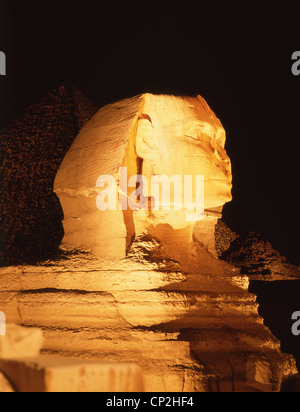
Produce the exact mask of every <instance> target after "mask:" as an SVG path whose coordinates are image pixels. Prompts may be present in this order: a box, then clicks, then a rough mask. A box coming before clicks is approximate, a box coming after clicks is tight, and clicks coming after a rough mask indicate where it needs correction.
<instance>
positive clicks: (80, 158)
mask: <svg viewBox="0 0 300 412" xmlns="http://www.w3.org/2000/svg"><path fill="white" fill-rule="evenodd" d="M224 145H225V131H224V129H223V127H222V125H221V122H220V121H219V119H218V118H217V117H216V116H215V114H214V113H213V112H212V110H211V109H210V108H209V106H208V105H207V103H206V102H205V100H204V99H203V98H202V97H201V96H198V97H195V98H189V97H176V96H165V95H159V96H155V95H152V94H144V95H141V96H137V97H135V98H132V99H126V100H123V101H121V102H118V103H114V104H111V105H108V106H105V107H104V108H102V109H100V110H99V111H98V112H97V113H96V115H95V116H93V117H92V119H91V120H90V121H89V122H88V123H87V124H86V125H85V126H84V127H83V128H82V130H81V132H80V134H79V135H78V137H77V138H76V139H75V141H74V143H73V144H72V146H71V148H70V150H69V152H68V153H67V155H66V157H65V158H64V160H63V162H62V165H61V167H60V169H59V171H58V173H57V176H56V179H55V184H54V191H55V192H56V194H57V195H58V197H59V199H60V201H61V204H62V208H63V211H64V222H63V224H64V230H65V237H64V240H63V244H64V245H68V246H71V247H73V248H79V249H90V250H92V252H93V253H94V254H95V255H96V256H98V257H100V258H104V259H107V258H113V259H114V258H124V257H125V254H126V250H127V249H128V248H129V247H130V245H131V242H132V239H133V238H134V236H140V235H142V234H143V233H145V232H150V233H151V234H152V235H153V236H154V237H158V238H163V240H164V243H167V242H168V241H169V242H170V243H172V247H171V250H172V251H174V250H173V249H174V244H173V243H174V242H173V236H176V238H177V239H179V236H181V237H182V243H183V244H186V243H192V238H193V236H195V237H198V238H201V242H203V243H205V244H206V246H207V247H208V248H209V249H210V250H211V252H213V253H215V249H214V236H213V234H214V227H215V224H216V222H217V220H218V218H220V217H221V214H220V213H221V211H222V207H223V205H224V203H226V202H228V201H230V200H231V181H232V176H231V164H230V160H229V158H228V156H227V154H226V152H225V150H224ZM120 167H124V168H126V169H127V176H126V177H124V179H122V178H121V177H120V175H119V168H120ZM103 175H109V176H112V177H114V178H115V179H116V181H117V182H118V184H117V191H118V195H119V197H120V198H122V199H123V198H125V201H126V203H127V202H128V207H127V209H128V210H125V211H124V210H106V211H99V210H98V209H97V208H96V199H97V196H98V195H99V193H100V192H101V191H102V189H101V188H99V187H97V181H98V178H99V176H103ZM137 175H142V176H143V177H144V179H146V181H147V182H148V190H146V189H145V187H144V186H145V185H144V183H143V188H142V189H141V192H142V193H143V196H144V198H148V199H149V201H150V199H152V198H153V196H154V194H155V193H153V192H152V187H151V184H150V182H151V178H152V177H153V176H159V177H161V176H168V177H169V178H172V177H173V176H177V177H179V178H181V179H182V182H183V179H184V177H185V176H193V177H194V178H196V176H204V180H205V187H204V209H205V215H204V218H203V219H202V217H201V218H200V217H199V216H197V215H196V206H192V205H193V204H195V202H196V194H195V184H194V187H193V189H194V192H193V193H192V196H191V198H190V199H188V198H186V199H185V200H186V202H183V203H184V204H183V210H180V211H178V210H176V207H177V206H178V199H177V197H176V195H175V192H176V189H173V190H172V189H171V193H170V210H167V211H165V210H162V209H163V208H164V207H165V206H166V199H164V198H162V197H160V202H159V200H158V199H157V197H156V198H155V199H156V202H157V203H160V210H156V208H155V206H154V207H153V205H151V207H149V209H148V210H137V211H132V210H130V209H131V208H130V202H129V199H128V198H129V197H130V194H131V193H132V192H133V191H134V189H135V187H134V186H135V185H136V184H137V182H136V181H134V182H133V185H132V178H134V177H135V176H137ZM124 180H125V181H124ZM131 186H133V187H132V188H131V189H129V191H127V189H128V188H129V187H131ZM186 188H187V184H186V185H185V186H184V187H183V192H184V191H185V189H186ZM190 189H192V188H190ZM112 190H113V191H114V190H115V189H114V188H113V189H112ZM183 192H182V193H183ZM182 198H183V195H182ZM123 200H124V199H123ZM189 209H191V210H189ZM187 215H192V216H193V217H190V218H191V219H192V220H193V222H189V223H187ZM201 219H202V222H201V225H199V224H197V223H196V222H197V221H199V220H201ZM168 228H171V229H173V230H175V231H176V233H175V234H174V233H168ZM178 232H179V233H178ZM166 236H168V239H165V237H166ZM180 249H181V247H180V245H178V248H177V250H176V252H177V253H178V252H180Z"/></svg>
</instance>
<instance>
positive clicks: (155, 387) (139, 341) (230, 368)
mask: <svg viewBox="0 0 300 412" xmlns="http://www.w3.org/2000/svg"><path fill="white" fill-rule="evenodd" d="M142 244H143V247H144V249H143V250H140V249H141V245H142ZM147 245H148V250H147V252H146V251H145V248H146V246H147ZM151 248H152V249H151ZM139 250H140V251H139ZM149 250H150V252H149ZM157 253H158V250H156V247H155V246H153V244H151V242H150V241H149V239H148V240H147V241H146V240H144V241H142V240H139V241H138V242H137V245H136V248H135V251H134V256H135V257H136V259H135V258H134V257H133V256H129V257H128V258H127V259H125V261H122V262H111V261H107V262H104V261H98V260H97V259H95V258H94V257H93V256H90V255H88V254H84V255H79V254H78V255H77V256H75V257H74V260H72V259H63V260H61V261H59V262H47V263H45V264H44V265H42V266H39V267H37V266H35V267H30V266H26V267H19V268H5V269H2V271H3V272H4V273H3V275H5V276H0V279H1V280H2V279H3V278H6V281H3V283H2V284H1V290H2V288H4V290H3V291H2V292H1V293H0V302H1V309H2V310H3V311H5V312H6V313H7V318H8V320H9V321H14V322H17V323H18V322H19V323H21V322H22V324H24V325H28V326H29V325H36V326H39V327H41V328H43V332H44V336H45V339H44V345H43V350H42V353H43V355H45V354H46V355H51V356H55V357H57V356H59V357H76V358H77V359H79V358H82V359H94V360H102V361H106V362H107V361H108V362H111V361H113V362H121V363H124V362H126V363H127V362H129V363H137V364H139V366H140V367H141V368H142V371H143V376H144V382H145V390H146V391H179V392H180V391H210V390H212V391H217V390H221V391H244V390H251V391H252V390H265V391H273V390H275V391H276V390H279V387H280V383H281V380H282V379H283V377H285V376H288V375H291V374H295V373H297V370H296V368H295V364H294V360H293V359H292V357H290V356H289V355H284V354H282V353H281V351H280V342H279V341H278V340H277V339H276V338H274V336H272V334H271V333H270V331H269V330H268V329H267V328H265V327H264V325H263V319H262V318H260V316H259V315H258V311H257V310H258V305H257V303H256V297H255V296H254V295H252V294H249V293H248V278H247V277H244V276H242V275H240V273H239V271H238V270H236V269H235V268H233V267H231V266H229V265H228V266H226V270H225V271H224V263H223V262H219V261H217V260H215V263H216V264H215V266H212V265H210V266H212V267H213V270H212V271H211V272H206V270H205V269H204V267H202V270H201V268H200V270H199V271H198V272H194V273H193V270H192V269H191V270H190V273H185V272H183V271H181V270H180V267H179V265H178V263H176V262H172V261H168V260H167V259H164V255H163V252H162V250H159V253H160V257H161V261H157ZM142 256H143V257H142ZM151 256H152V260H151ZM153 256H155V258H154V257H153ZM208 258H209V256H208ZM225 265H226V264H225ZM103 268H105V269H103ZM222 270H223V272H222ZM9 279H11V283H9V281H8V280H9ZM4 284H6V285H7V286H6V289H7V290H6V291H5V286H4ZM12 285H14V291H13V290H12V289H11V287H12ZM68 285H69V288H68ZM8 289H10V290H9V291H8Z"/></svg>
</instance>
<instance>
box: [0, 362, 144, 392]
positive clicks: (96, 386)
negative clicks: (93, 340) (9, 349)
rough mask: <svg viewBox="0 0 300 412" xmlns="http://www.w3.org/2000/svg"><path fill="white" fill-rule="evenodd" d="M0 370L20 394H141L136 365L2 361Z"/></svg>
mask: <svg viewBox="0 0 300 412" xmlns="http://www.w3.org/2000/svg"><path fill="white" fill-rule="evenodd" d="M0 368H1V370H3V371H4V372H5V374H6V375H7V376H8V377H9V379H10V381H11V382H13V384H14V386H15V387H16V388H18V391H19V392H34V393H39V392H75V393H78V392H142V391H143V377H142V374H141V369H140V368H139V367H138V366H136V365H126V364H113V363H104V362H103V363H100V362H95V361H82V360H76V359H50V358H49V359H48V358H45V357H39V358H31V359H30V358H24V359H17V360H15V359H9V360H0Z"/></svg>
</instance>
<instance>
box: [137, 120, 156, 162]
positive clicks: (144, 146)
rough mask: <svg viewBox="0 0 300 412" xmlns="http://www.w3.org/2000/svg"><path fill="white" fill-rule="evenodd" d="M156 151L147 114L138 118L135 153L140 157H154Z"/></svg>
mask: <svg viewBox="0 0 300 412" xmlns="http://www.w3.org/2000/svg"><path fill="white" fill-rule="evenodd" d="M156 152H157V145H156V141H155V134H154V127H153V125H152V122H151V119H150V117H149V116H148V115H142V117H140V118H139V120H138V127H137V134H136V153H137V155H138V157H140V158H142V159H154V158H155V155H156Z"/></svg>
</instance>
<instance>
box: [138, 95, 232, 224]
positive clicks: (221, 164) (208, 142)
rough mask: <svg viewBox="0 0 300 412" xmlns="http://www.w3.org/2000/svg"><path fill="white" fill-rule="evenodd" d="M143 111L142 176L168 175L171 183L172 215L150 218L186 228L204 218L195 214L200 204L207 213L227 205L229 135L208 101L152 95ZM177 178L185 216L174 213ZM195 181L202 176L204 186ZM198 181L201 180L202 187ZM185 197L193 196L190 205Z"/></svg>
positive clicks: (140, 135) (157, 212)
mask: <svg viewBox="0 0 300 412" xmlns="http://www.w3.org/2000/svg"><path fill="white" fill-rule="evenodd" d="M147 96H148V95H147ZM143 113H144V114H143V115H142V116H141V118H140V120H139V125H138V131H137V153H138V154H139V155H140V157H141V158H142V159H143V172H142V173H143V175H145V176H146V177H147V180H148V181H149V180H151V177H152V176H168V177H169V178H170V179H171V181H172V187H171V201H170V206H171V208H170V211H169V212H168V213H165V212H164V211H162V210H158V208H154V210H153V211H152V215H154V216H155V217H156V219H157V220H158V221H159V222H160V223H169V224H171V225H172V227H175V228H182V227H184V225H186V222H188V221H191V220H194V221H197V220H201V219H202V218H203V215H201V214H199V212H197V207H199V206H200V205H199V202H200V203H201V202H202V207H203V209H204V210H209V209H217V208H219V207H221V206H223V205H224V204H225V203H226V202H229V201H230V200H231V199H232V196H231V188H232V175H231V164H230V159H229V157H228V155H227V153H226V151H225V149H224V145H225V131H224V129H223V127H222V125H221V123H220V121H219V120H218V119H217V118H216V117H215V115H214V114H213V113H212V112H211V111H210V109H209V108H208V106H207V104H206V103H205V101H204V100H201V98H198V99H188V98H179V97H176V98H175V97H173V96H152V95H151V96H149V97H148V99H147V98H146V102H145V106H144V108H143ZM175 176H176V177H177V180H176V179H175V178H174V177H175ZM179 177H180V178H181V182H182V197H183V211H182V212H181V213H180V211H176V210H175V209H176V199H177V198H176V196H177V195H178V192H177V194H176V187H175V185H176V184H177V185H178V184H179ZM197 177H198V178H199V177H202V178H203V180H204V188H200V187H199V186H197ZM172 178H173V179H172ZM173 181H174V182H175V183H174V184H173ZM200 181H201V179H200V180H199V179H198V184H200V183H199V182H200ZM199 190H200V191H201V190H202V192H201V193H199ZM185 193H188V194H189V196H188V197H187V199H189V201H187V202H185V201H184V200H185V199H184V194H185ZM152 195H153V193H150V196H152ZM193 209H194V210H193ZM193 216H194V219H193ZM197 216H198V218H197ZM191 217H192V218H191Z"/></svg>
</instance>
